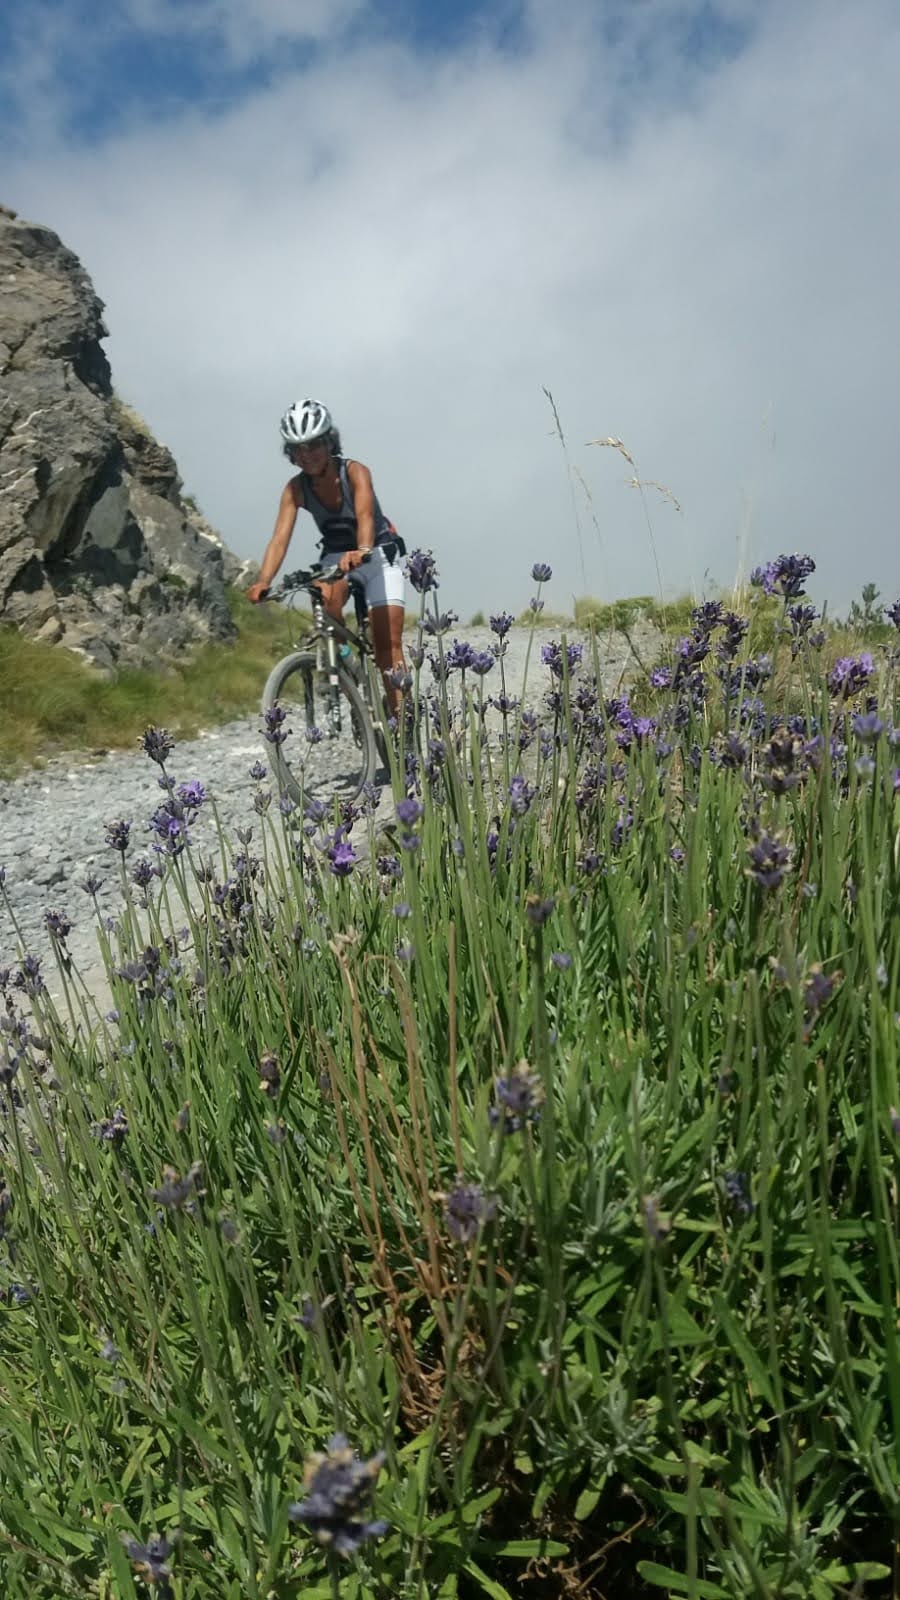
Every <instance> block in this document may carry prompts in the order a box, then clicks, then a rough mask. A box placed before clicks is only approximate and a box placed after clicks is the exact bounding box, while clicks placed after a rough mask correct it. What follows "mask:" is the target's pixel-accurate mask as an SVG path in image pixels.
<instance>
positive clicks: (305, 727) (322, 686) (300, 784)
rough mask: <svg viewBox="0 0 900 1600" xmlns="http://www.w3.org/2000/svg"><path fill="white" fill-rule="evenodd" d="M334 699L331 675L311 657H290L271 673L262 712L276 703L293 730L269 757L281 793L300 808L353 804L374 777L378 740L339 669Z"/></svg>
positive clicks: (271, 749) (363, 707) (356, 692)
mask: <svg viewBox="0 0 900 1600" xmlns="http://www.w3.org/2000/svg"><path fill="white" fill-rule="evenodd" d="M337 689H338V693H337V695H336V696H335V694H334V689H333V685H332V684H330V683H329V681H328V673H327V671H326V672H322V671H320V670H319V668H318V666H317V664H316V658H315V656H314V655H310V654H308V653H307V654H298V655H290V656H285V658H284V660H283V661H279V662H278V663H277V664H276V666H274V667H273V669H272V671H271V673H270V674H269V680H268V682H267V684H266V686H265V688H264V690H263V697H262V709H263V712H266V711H269V710H271V708H272V707H273V706H274V705H275V704H276V703H277V704H278V705H279V706H280V707H281V708H282V710H283V711H286V712H287V719H286V721H285V722H284V723H283V727H284V728H285V729H289V730H290V732H289V733H288V736H287V738H286V739H285V740H284V742H283V743H282V744H269V745H268V755H269V761H270V763H271V766H272V770H273V772H274V773H275V777H276V779H277V782H278V786H279V789H280V790H281V792H282V794H287V795H290V797H291V799H292V800H295V801H297V803H298V804H303V805H306V804H308V803H309V802H310V801H311V800H320V801H323V802H325V803H326V804H327V803H328V802H329V801H331V800H333V799H335V798H336V799H338V800H354V799H355V798H356V796H357V795H358V794H359V792H360V790H361V788H362V787H363V784H365V783H368V782H370V781H371V779H372V778H373V776H374V774H375V768H376V764H377V758H376V753H375V738H374V735H373V732H372V724H371V721H370V719H369V713H368V710H367V708H366V704H365V701H364V700H363V697H362V695H361V694H360V692H359V689H358V688H357V686H356V684H355V683H354V681H353V679H352V678H351V677H350V675H349V673H347V672H345V671H344V670H343V668H340V667H339V668H338V672H337Z"/></svg>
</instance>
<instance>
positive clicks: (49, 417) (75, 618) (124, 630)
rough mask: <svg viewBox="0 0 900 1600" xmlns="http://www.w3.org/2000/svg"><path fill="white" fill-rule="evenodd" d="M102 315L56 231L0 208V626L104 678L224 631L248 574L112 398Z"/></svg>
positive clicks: (152, 443) (170, 656)
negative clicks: (67, 654) (66, 652)
mask: <svg viewBox="0 0 900 1600" xmlns="http://www.w3.org/2000/svg"><path fill="white" fill-rule="evenodd" d="M102 312H103V305H102V302H101V301H100V300H99V299H98V298H97V295H96V294H95V293H94V288H93V285H92V283H91V281H90V278H89V277H88V276H87V273H86V272H85V271H84V269H83V267H82V266H81V264H80V262H79V261H78V259H77V257H76V256H74V255H73V254H72V252H71V251H70V250H67V249H66V247H65V246H64V245H63V244H62V243H61V242H60V240H59V239H58V238H57V236H56V234H55V233H51V231H50V230H49V228H44V227H39V226H36V225H35V224H33V223H29V222H23V221H21V220H20V219H18V218H16V217H15V215H14V214H13V213H11V212H9V211H6V210H4V209H3V208H0V623H14V624H16V625H17V626H18V627H19V628H20V629H21V630H22V631H23V632H24V633H27V634H28V635H30V636H31V637H34V638H38V639H43V640H46V641H48V642H50V643H53V644H60V645H63V646H66V647H68V648H69V649H72V650H76V651H78V652H79V653H80V654H82V655H83V656H85V657H86V658H87V659H88V660H90V661H91V662H93V663H94V664H95V665H96V666H97V667H99V668H101V669H103V670H105V671H107V672H110V671H113V670H115V669H116V668H118V667H123V666H159V665H160V664H161V663H165V662H167V661H170V662H171V661H174V660H176V659H177V658H178V657H179V656H183V655H184V654H185V653H186V652H188V651H189V650H190V649H191V648H192V647H194V646H196V645H197V644H200V643H203V642H205V641H206V640H209V639H228V638H231V637H233V636H234V633H235V629H234V625H233V623H232V620H231V616H230V613H229V610H228V606H227V603H226V599H225V585H226V583H239V582H241V581H242V579H243V578H244V577H245V575H246V573H245V567H244V566H242V565H241V563H239V562H238V561H237V559H236V558H235V557H234V556H232V555H231V553H230V552H229V551H228V550H226V548H225V546H224V544H223V543H222V540H221V539H220V538H219V537H218V535H217V534H216V533H215V532H214V531H213V529H212V528H211V527H210V526H209V524H208V523H207V522H206V521H205V519H204V518H203V516H202V515H201V514H200V512H199V511H198V510H197V509H196V507H195V506H194V505H193V504H192V503H190V502H189V501H186V500H185V499H183V498H182V494H181V479H180V477H179V475H178V468H177V466H176V464H175V461H174V459H173V457H172V455H171V453H170V452H169V451H168V450H167V449H166V447H165V446H164V445H161V444H159V443H158V442H157V441H156V440H155V439H154V438H153V436H152V435H151V433H150V431H149V429H148V428H147V427H146V425H145V424H144V423H143V422H142V420H141V418H140V417H139V416H138V415H137V413H136V412H134V411H132V410H131V409H130V407H128V406H126V405H124V404H123V403H122V402H121V401H120V400H119V399H118V398H117V397H116V395H114V393H113V389H112V382H111V376H110V369H109V363H108V362H107V359H106V356H105V354H104V352H103V349H102V347H101V343H100V341H101V339H102V338H103V337H104V336H105V334H106V328H105V327H104V324H103V320H102ZM247 570H249V569H247Z"/></svg>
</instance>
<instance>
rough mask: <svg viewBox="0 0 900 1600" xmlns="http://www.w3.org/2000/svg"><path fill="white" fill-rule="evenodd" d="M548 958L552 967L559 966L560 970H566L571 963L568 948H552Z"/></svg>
mask: <svg viewBox="0 0 900 1600" xmlns="http://www.w3.org/2000/svg"><path fill="white" fill-rule="evenodd" d="M550 960H551V962H552V963H553V965H554V967H558V968H559V970H560V972H566V971H567V970H568V968H569V967H570V966H571V965H572V957H571V956H570V955H569V952H568V950H554V951H553V954H552V955H551V957H550Z"/></svg>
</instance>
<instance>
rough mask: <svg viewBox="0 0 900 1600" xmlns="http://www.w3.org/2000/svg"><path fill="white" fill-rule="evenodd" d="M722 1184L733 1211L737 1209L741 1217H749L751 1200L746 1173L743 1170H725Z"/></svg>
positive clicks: (751, 1205) (751, 1207)
mask: <svg viewBox="0 0 900 1600" xmlns="http://www.w3.org/2000/svg"><path fill="white" fill-rule="evenodd" d="M722 1186H723V1188H724V1190H725V1194H726V1195H727V1197H728V1199H729V1200H730V1201H731V1204H732V1205H733V1207H734V1209H735V1211H739V1212H740V1214H741V1216H743V1217H749V1216H750V1213H751V1212H752V1211H753V1201H752V1200H751V1198H750V1184H749V1182H748V1179H747V1174H746V1173H745V1172H726V1173H725V1175H724V1178H723V1181H722Z"/></svg>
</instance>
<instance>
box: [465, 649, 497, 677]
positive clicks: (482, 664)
mask: <svg viewBox="0 0 900 1600" xmlns="http://www.w3.org/2000/svg"><path fill="white" fill-rule="evenodd" d="M495 665H496V657H495V656H494V654H493V652H492V651H490V650H476V651H475V652H474V653H473V656H472V660H471V662H470V670H471V671H472V672H474V673H475V675H476V677H478V678H483V677H484V676H485V674H486V673H488V672H490V671H491V669H492V667H494V666H495Z"/></svg>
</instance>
